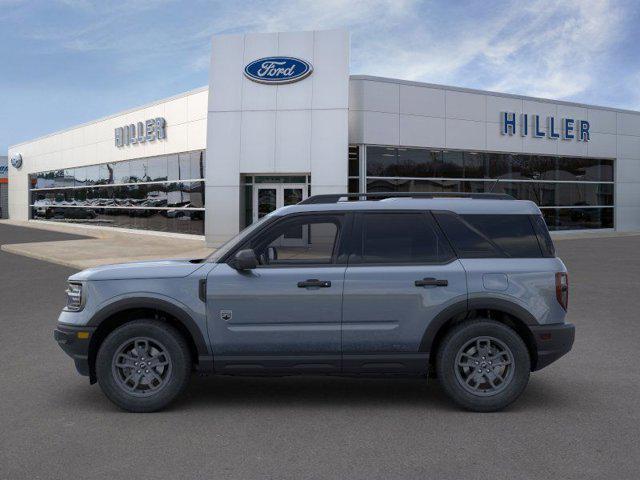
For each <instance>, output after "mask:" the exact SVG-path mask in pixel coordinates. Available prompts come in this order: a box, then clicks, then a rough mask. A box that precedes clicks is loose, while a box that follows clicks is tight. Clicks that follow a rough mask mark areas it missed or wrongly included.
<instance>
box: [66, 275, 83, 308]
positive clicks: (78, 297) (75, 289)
mask: <svg viewBox="0 0 640 480" xmlns="http://www.w3.org/2000/svg"><path fill="white" fill-rule="evenodd" d="M66 292H67V306H66V309H67V310H70V311H72V312H79V311H80V310H82V307H84V302H83V298H82V284H81V283H71V282H69V283H68V284H67V290H66Z"/></svg>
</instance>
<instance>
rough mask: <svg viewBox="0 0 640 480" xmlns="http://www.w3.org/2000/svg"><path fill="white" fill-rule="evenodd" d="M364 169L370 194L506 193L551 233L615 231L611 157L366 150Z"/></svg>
mask: <svg viewBox="0 0 640 480" xmlns="http://www.w3.org/2000/svg"><path fill="white" fill-rule="evenodd" d="M366 170H367V181H366V184H367V191H369V192H465V193H468V192H474V193H475V192H478V193H481V192H486V193H506V194H508V195H511V196H512V197H514V198H516V199H522V200H531V201H533V202H535V203H536V204H538V205H539V206H540V207H541V208H543V209H545V212H546V213H545V218H547V219H548V221H549V222H550V223H549V228H550V229H555V230H560V229H565V230H566V229H578V228H613V205H614V183H613V179H614V160H612V159H597V158H582V157H559V156H553V155H531V154H515V153H484V152H467V151H454V150H430V149H425V148H423V149H420V148H394V147H380V146H369V147H367V169H366ZM349 182H350V183H349V190H350V191H356V190H353V189H354V188H355V186H354V185H352V180H351V179H350V180H349ZM548 207H561V208H553V209H551V208H548ZM590 207H591V208H590ZM596 207H608V208H596Z"/></svg>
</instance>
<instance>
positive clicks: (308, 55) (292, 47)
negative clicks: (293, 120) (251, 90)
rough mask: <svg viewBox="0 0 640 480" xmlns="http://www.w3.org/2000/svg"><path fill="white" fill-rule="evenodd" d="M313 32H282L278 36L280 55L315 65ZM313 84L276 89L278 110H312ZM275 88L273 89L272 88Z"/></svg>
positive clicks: (300, 84)
mask: <svg viewBox="0 0 640 480" xmlns="http://www.w3.org/2000/svg"><path fill="white" fill-rule="evenodd" d="M313 37H314V35H313V32H281V33H279V34H278V55H283V56H287V57H296V58H301V59H302V60H306V61H307V62H309V63H311V65H313V64H314V63H315V62H314V58H313ZM312 87H313V82H312V81H308V82H295V83H291V84H287V85H281V86H278V87H276V96H277V98H276V102H277V106H278V110H291V109H310V108H311V101H312V98H313V96H312V94H313V88H312ZM272 88H273V87H272Z"/></svg>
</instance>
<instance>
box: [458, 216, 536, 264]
mask: <svg viewBox="0 0 640 480" xmlns="http://www.w3.org/2000/svg"><path fill="white" fill-rule="evenodd" d="M462 218H463V219H464V220H465V221H466V222H468V223H469V224H470V225H471V226H473V227H475V228H476V229H477V230H478V231H479V232H481V233H482V234H484V235H485V236H486V237H487V238H488V239H489V240H491V241H493V243H495V244H496V245H497V246H498V247H499V248H500V249H501V250H502V251H503V253H504V254H505V255H506V256H508V257H514V258H536V257H541V256H542V251H541V250H540V245H539V243H538V237H537V236H536V232H535V231H534V229H533V225H532V224H531V220H530V219H529V216H528V215H462Z"/></svg>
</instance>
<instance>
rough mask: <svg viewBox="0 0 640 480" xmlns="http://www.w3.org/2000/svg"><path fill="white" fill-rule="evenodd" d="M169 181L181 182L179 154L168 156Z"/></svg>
mask: <svg viewBox="0 0 640 480" xmlns="http://www.w3.org/2000/svg"><path fill="white" fill-rule="evenodd" d="M167 177H168V180H180V161H179V158H178V154H173V155H167Z"/></svg>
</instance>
